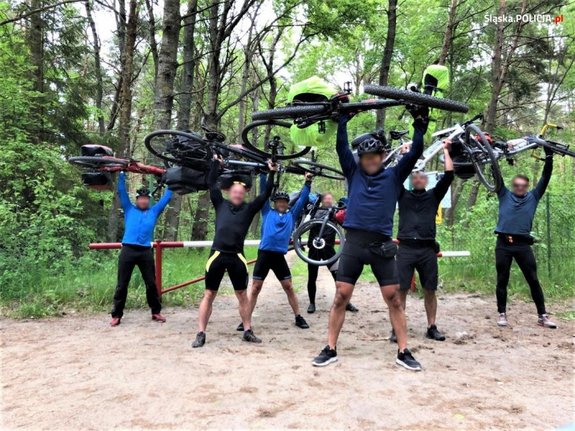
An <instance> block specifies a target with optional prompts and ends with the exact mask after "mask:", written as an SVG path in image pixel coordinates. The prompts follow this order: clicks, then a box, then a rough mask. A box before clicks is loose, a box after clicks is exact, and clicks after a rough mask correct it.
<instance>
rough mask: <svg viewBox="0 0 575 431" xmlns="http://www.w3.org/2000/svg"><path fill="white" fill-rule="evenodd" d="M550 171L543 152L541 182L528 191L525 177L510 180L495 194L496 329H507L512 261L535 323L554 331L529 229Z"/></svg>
mask: <svg viewBox="0 0 575 431" xmlns="http://www.w3.org/2000/svg"><path fill="white" fill-rule="evenodd" d="M552 171H553V152H551V151H550V150H548V149H545V166H544V168H543V173H542V175H541V179H540V180H539V182H538V183H537V185H536V186H535V188H534V189H533V190H531V191H529V190H528V189H529V178H528V177H526V176H525V175H516V176H515V177H513V181H512V190H508V189H507V188H506V187H505V186H502V187H501V188H500V189H499V190H498V191H497V197H498V198H499V219H498V221H497V227H496V228H495V233H496V234H497V243H496V247H495V265H496V268H497V288H496V291H495V292H496V296H497V311H498V313H499V318H498V319H497V325H499V326H502V327H505V326H508V324H509V323H508V321H507V286H508V284H509V273H510V270H511V264H512V263H513V259H515V261H516V262H517V265H519V269H521V272H522V273H523V276H524V277H525V280H526V281H527V284H529V288H530V289H531V297H532V298H533V302H535V306H536V307H537V314H538V316H539V318H538V320H537V323H538V325H539V326H543V327H544V328H557V325H556V324H555V323H554V322H552V321H551V320H550V319H549V317H548V316H547V312H546V310H545V297H544V295H543V289H542V288H541V284H540V283H539V279H538V277H537V262H536V261H535V255H534V254H533V250H532V248H531V245H532V244H533V237H532V236H531V228H532V225H533V218H534V217H535V211H536V209H537V205H538V204H539V201H540V200H541V198H542V197H543V194H544V193H545V190H546V189H547V185H548V184H549V180H550V179H551V173H552Z"/></svg>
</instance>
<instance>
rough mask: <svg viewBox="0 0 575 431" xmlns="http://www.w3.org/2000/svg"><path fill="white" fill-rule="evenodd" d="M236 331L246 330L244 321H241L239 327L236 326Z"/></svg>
mask: <svg viewBox="0 0 575 431" xmlns="http://www.w3.org/2000/svg"><path fill="white" fill-rule="evenodd" d="M236 331H238V332H244V324H243V323H240V324H239V325H238V327H237V328H236Z"/></svg>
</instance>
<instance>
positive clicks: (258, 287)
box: [252, 280, 264, 295]
mask: <svg viewBox="0 0 575 431" xmlns="http://www.w3.org/2000/svg"><path fill="white" fill-rule="evenodd" d="M263 285H264V283H263V282H262V281H261V280H254V282H253V283H252V293H255V294H256V295H258V294H259V293H260V292H261V291H262V286H263Z"/></svg>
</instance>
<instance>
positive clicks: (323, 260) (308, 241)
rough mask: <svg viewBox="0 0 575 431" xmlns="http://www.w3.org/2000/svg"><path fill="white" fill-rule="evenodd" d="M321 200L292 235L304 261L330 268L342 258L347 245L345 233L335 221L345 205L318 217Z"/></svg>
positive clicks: (331, 209) (318, 199)
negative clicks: (336, 215)
mask: <svg viewBox="0 0 575 431" xmlns="http://www.w3.org/2000/svg"><path fill="white" fill-rule="evenodd" d="M320 204H321V198H320V197H319V196H318V198H317V200H316V201H315V203H314V205H313V207H312V208H311V210H310V211H309V212H308V213H307V214H306V215H305V216H304V217H303V218H302V221H301V222H300V224H299V225H298V227H297V228H296V230H295V231H294V233H293V235H292V239H293V244H294V250H295V252H296V254H297V255H298V256H299V257H300V259H302V260H303V261H305V262H307V263H309V264H311V265H317V266H324V265H326V266H330V265H332V264H333V263H335V262H336V261H337V260H338V259H339V257H340V256H341V252H342V251H343V245H344V244H345V233H344V231H343V229H342V228H341V226H340V225H339V224H338V223H337V222H336V221H335V218H334V216H335V214H336V213H337V211H339V210H341V209H344V208H345V207H344V206H343V205H339V204H338V205H334V206H332V207H330V208H328V209H327V211H325V214H323V215H322V216H321V217H316V214H317V212H318V210H319V208H320Z"/></svg>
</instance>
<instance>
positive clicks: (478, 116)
mask: <svg viewBox="0 0 575 431" xmlns="http://www.w3.org/2000/svg"><path fill="white" fill-rule="evenodd" d="M477 120H483V113H479V114H477V115H475V116H474V117H472V118H470V119H469V120H467V121H466V122H465V123H463V124H462V126H463V127H464V128H465V127H466V126H469V125H470V124H471V123H475V122H476V121H477Z"/></svg>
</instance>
